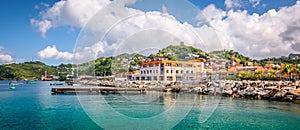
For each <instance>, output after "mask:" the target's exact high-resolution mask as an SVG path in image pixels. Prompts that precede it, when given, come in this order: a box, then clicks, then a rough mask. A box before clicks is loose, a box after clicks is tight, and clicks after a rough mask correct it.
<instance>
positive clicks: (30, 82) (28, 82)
mask: <svg viewBox="0 0 300 130" xmlns="http://www.w3.org/2000/svg"><path fill="white" fill-rule="evenodd" d="M26 83H27V84H37V83H38V82H36V81H26Z"/></svg>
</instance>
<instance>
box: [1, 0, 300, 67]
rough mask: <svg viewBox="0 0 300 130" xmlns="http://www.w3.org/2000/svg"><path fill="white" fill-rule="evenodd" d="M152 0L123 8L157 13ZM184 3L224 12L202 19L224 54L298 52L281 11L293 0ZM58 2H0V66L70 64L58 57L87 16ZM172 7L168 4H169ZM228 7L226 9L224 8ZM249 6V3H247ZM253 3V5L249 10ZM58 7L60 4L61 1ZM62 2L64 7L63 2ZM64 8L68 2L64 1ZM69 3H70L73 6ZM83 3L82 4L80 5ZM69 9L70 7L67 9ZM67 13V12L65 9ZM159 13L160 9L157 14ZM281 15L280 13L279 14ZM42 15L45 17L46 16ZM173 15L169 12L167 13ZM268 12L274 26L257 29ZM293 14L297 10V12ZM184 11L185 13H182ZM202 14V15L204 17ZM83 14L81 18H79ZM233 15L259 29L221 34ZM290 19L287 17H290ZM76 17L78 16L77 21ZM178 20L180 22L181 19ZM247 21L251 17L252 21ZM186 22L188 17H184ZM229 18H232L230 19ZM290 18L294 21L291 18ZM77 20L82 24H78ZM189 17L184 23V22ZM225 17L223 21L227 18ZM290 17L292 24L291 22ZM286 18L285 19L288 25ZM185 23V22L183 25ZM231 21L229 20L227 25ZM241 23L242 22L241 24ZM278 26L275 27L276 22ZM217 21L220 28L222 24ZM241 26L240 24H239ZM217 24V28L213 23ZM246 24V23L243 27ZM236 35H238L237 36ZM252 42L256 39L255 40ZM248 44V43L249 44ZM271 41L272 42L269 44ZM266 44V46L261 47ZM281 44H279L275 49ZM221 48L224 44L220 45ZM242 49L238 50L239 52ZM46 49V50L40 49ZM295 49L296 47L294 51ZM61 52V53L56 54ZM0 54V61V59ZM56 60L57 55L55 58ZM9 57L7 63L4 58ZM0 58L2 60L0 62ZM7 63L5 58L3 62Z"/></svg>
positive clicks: (69, 51)
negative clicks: (56, 10) (55, 11)
mask: <svg viewBox="0 0 300 130" xmlns="http://www.w3.org/2000/svg"><path fill="white" fill-rule="evenodd" d="M103 1H106V2H100V3H98V4H99V6H95V7H94V8H93V7H91V9H95V10H96V9H97V8H99V10H100V9H101V8H102V7H104V6H106V5H107V4H108V3H109V2H110V1H109V0H103ZM155 1H158V3H161V1H162V0H152V1H149V0H148V1H147V0H146V1H144V2H139V1H138V2H136V3H134V4H130V5H128V6H127V7H128V8H134V9H138V10H140V11H144V12H146V11H153V10H151V9H153V8H154V7H150V6H149V5H150V4H152V5H153V6H157V7H156V8H157V9H161V7H162V5H160V4H153V3H155ZM226 1H227V4H226V2H225V0H224V1H223V0H189V2H191V3H192V4H193V5H195V7H197V8H198V9H199V10H200V11H203V10H206V11H209V12H213V11H216V12H217V11H219V12H222V13H224V15H222V16H221V17H220V19H218V18H214V17H215V15H214V16H211V15H212V14H209V13H206V14H208V15H207V17H212V18H213V19H211V20H208V21H207V22H208V23H209V25H210V27H212V28H214V30H216V32H217V34H218V36H219V38H220V41H221V42H222V43H223V40H224V39H225V40H224V42H228V43H226V44H228V46H229V48H225V49H234V50H237V51H243V52H244V54H245V55H247V56H250V57H253V58H258V59H259V58H264V56H268V57H272V56H274V57H278V56H280V55H287V54H288V53H291V52H294V53H297V52H299V50H300V49H298V45H300V42H299V38H296V36H294V34H297V33H296V32H298V30H293V29H292V28H291V27H290V26H291V25H292V24H295V26H297V27H298V26H299V24H297V23H298V21H299V19H300V18H299V16H296V15H294V16H290V17H288V18H285V17H284V15H285V14H284V13H286V12H288V9H282V8H283V7H293V6H295V5H296V0H259V1H257V0H256V1H255V0H226ZM59 2H61V1H58V0H26V1H23V0H2V1H1V4H0V17H1V18H2V19H1V25H0V28H1V29H0V64H4V63H12V62H17V63H19V62H25V61H31V60H32V59H33V60H39V61H42V62H44V63H46V64H50V65H58V64H60V63H71V62H72V61H71V60H68V59H67V58H64V57H63V56H66V55H67V56H69V55H71V54H72V52H73V49H74V47H75V43H76V39H77V36H78V35H79V32H80V30H81V29H82V28H83V27H84V25H85V22H86V21H87V20H86V19H83V18H85V17H80V15H81V14H80V13H81V12H80V11H86V12H89V10H84V9H86V8H85V7H82V8H79V9H82V10H79V9H78V8H74V10H73V11H72V12H74V14H70V12H67V11H66V13H64V12H62V11H64V10H65V9H63V8H64V7H62V6H58V5H55V4H57V3H59ZM79 2H83V3H84V2H86V1H79ZM165 2H166V3H168V2H169V3H170V0H167V1H165ZM171 2H173V1H171ZM228 2H230V3H234V4H232V6H230V5H229V4H228ZM251 2H252V3H251ZM255 2H259V3H257V5H255ZM61 3H63V2H61ZM65 3H67V2H65ZM69 3H70V5H72V4H71V2H69ZM74 3H75V2H74ZM86 3H88V2H86ZM209 5H214V8H213V7H212V6H210V7H212V8H208V7H209ZM54 7H57V8H60V9H61V10H60V12H61V13H62V14H56V16H57V17H58V19H59V20H57V19H55V18H54V17H52V15H53V14H51V12H50V11H49V10H51V9H53V8H54ZM69 8H70V7H69ZM166 8H167V9H169V10H168V11H169V12H168V13H169V14H170V15H172V13H174V14H175V13H180V14H190V13H188V12H186V11H187V10H185V9H181V5H180V2H177V3H176V2H173V4H169V6H167V7H166ZM297 8H298V6H297V7H293V8H292V9H290V10H297ZM67 9H68V8H67ZM77 9H78V13H79V14H76V10H77ZM271 9H275V12H277V13H278V14H280V13H279V12H281V14H280V15H278V16H274V15H272V13H271V12H270V11H269V10H271ZM161 10H162V9H161ZM243 10H246V11H247V14H243V13H238V12H241V11H243ZM281 10H282V11H281ZM47 11H48V12H47ZM172 11H173V12H172ZM230 11H231V12H236V13H231V14H232V15H231V14H230V13H229V12H230ZM268 11H269V14H268V15H270V17H271V22H274V23H273V25H272V26H271V25H270V28H266V29H264V28H262V27H264V26H265V25H266V24H268V21H267V20H266V19H268V17H267V16H266V17H262V15H263V14H264V13H267V12H268ZM297 11H298V10H297ZM185 12H186V13H185ZM254 13H256V14H258V15H259V16H258V18H257V17H256V18H255V17H254V16H253V14H254ZM206 14H205V15H206ZM85 15H86V14H84V15H83V16H85ZM233 15H235V16H240V17H241V18H244V19H243V20H245V18H249V21H251V19H252V18H253V19H256V20H257V21H258V22H257V23H256V24H258V25H260V24H262V25H261V26H257V30H256V32H251V31H249V32H247V33H245V34H249V36H245V34H243V33H239V30H237V29H236V31H232V30H226V29H228V28H229V27H230V26H229V24H230V23H234V22H233V21H238V20H239V19H236V20H234V17H233ZM290 15H293V14H292V13H290ZM77 16H78V17H77ZM184 16H185V15H183V16H182V17H184ZM187 16H188V15H186V17H184V18H182V20H181V18H179V16H178V18H177V17H176V18H177V19H178V20H179V21H180V22H186V21H189V20H190V19H193V20H194V19H195V18H192V16H188V17H187ZM252 16H253V17H252ZM190 17H191V18H190ZM230 17H232V18H230ZM294 17H295V19H294ZM81 18H82V20H81ZM189 18H190V19H189ZM227 18H228V19H227ZM291 18H293V19H291ZM290 19H291V20H290ZM185 20H186V21H185ZM229 20H231V21H229ZM43 21H49V22H50V23H51V27H49V28H47V29H46V31H45V32H43V31H42V28H43V27H45V26H44V24H43V25H42V22H43ZM246 21H247V20H246ZM280 21H281V22H280ZM282 21H290V22H287V23H286V24H285V22H282ZM222 22H223V23H222ZM240 22H244V21H240ZM277 22H278V24H282V26H284V27H282V29H281V30H280V29H279V31H281V32H280V33H276V34H268V32H267V33H266V36H264V37H268V36H270V35H274V39H272V37H270V38H268V39H265V38H264V37H258V36H256V35H255V34H257V35H261V34H258V32H261V33H262V34H265V32H264V31H263V30H268V29H269V30H271V31H272V29H274V30H276V28H277V27H276V26H275V24H277ZM217 23H222V24H217ZM190 24H191V25H192V26H196V22H195V23H192V22H191V23H190ZM222 25H226V27H221V26H222ZM248 25H250V23H249V24H248ZM236 26H237V28H239V26H241V28H243V27H245V28H247V27H246V26H247V25H239V24H237V25H236ZM291 32H292V34H291ZM240 35H241V36H240ZM277 36H278V37H279V38H278V39H280V40H282V39H288V38H289V37H292V40H282V42H278V39H277V42H276V38H277ZM257 38H261V39H258V40H257ZM249 39H250V40H249ZM273 40H274V41H273ZM266 41H267V43H266ZM269 41H270V42H269ZM285 42H289V47H287V48H285V49H283V51H282V52H281V53H278V48H276V47H274V48H272V47H273V45H274V46H279V47H280V46H284V44H285V45H287V44H286V43H285ZM281 43H283V45H281ZM53 46H55V49H56V50H55V49H53ZM225 46H227V45H225ZM242 46H243V47H242ZM47 47H48V51H47V50H45V49H46V48H47ZM257 47H260V48H261V53H260V52H258V53H252V52H250V51H249V52H247V49H245V48H248V50H249V48H250V50H251V48H252V49H255V48H257ZM299 48H300V47H299ZM42 50H45V51H43V52H44V53H48V52H49V53H50V52H51V51H50V50H54V51H56V52H55V54H53V56H49V57H47V56H43V55H42V53H39V54H38V52H40V51H42ZM60 52H61V53H60ZM1 55H2V57H1ZM58 55H59V56H58ZM8 56H10V58H9V57H8ZM1 58H2V59H1ZM7 58H8V59H7Z"/></svg>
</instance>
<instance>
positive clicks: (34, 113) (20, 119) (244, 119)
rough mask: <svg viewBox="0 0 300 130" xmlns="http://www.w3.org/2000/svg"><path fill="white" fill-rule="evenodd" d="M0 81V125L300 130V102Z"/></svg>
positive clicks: (16, 127)
mask: <svg viewBox="0 0 300 130" xmlns="http://www.w3.org/2000/svg"><path fill="white" fill-rule="evenodd" d="M8 83H9V81H0V129H275V130H281V129H290V130H292V129H293V130H296V129H300V104H293V103H286V102H276V101H264V100H250V99H233V98H227V97H218V96H203V95H196V94H181V93H179V94H176V93H175V94H174V93H159V92H146V93H139V92H131V93H120V94H99V93H81V94H76V93H73V94H51V88H52V87H72V86H67V85H63V86H50V83H51V82H42V81H38V82H37V84H26V83H25V82H24V84H21V85H17V86H16V88H15V89H14V90H11V89H9V86H8Z"/></svg>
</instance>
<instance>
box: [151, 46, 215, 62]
mask: <svg viewBox="0 0 300 130" xmlns="http://www.w3.org/2000/svg"><path fill="white" fill-rule="evenodd" d="M148 58H168V59H169V60H186V59H192V58H204V59H208V58H209V57H208V55H207V54H206V53H204V52H203V51H202V50H201V49H198V48H195V47H192V46H185V45H176V46H173V45H170V46H168V47H166V48H163V49H162V50H159V51H158V53H157V54H156V55H150V56H149V57H148Z"/></svg>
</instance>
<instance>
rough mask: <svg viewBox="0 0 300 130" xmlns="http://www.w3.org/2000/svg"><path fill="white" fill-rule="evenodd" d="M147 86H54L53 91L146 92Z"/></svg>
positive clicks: (61, 92) (59, 92) (62, 92)
mask: <svg viewBox="0 0 300 130" xmlns="http://www.w3.org/2000/svg"><path fill="white" fill-rule="evenodd" d="M145 90H146V89H145V88H115V87H64V88H62V87H57V88H52V89H51V92H52V93H58V94H64V93H82V92H97V93H109V92H113V93H115V92H121V91H124V92H127V91H137V92H144V91H145Z"/></svg>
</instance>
